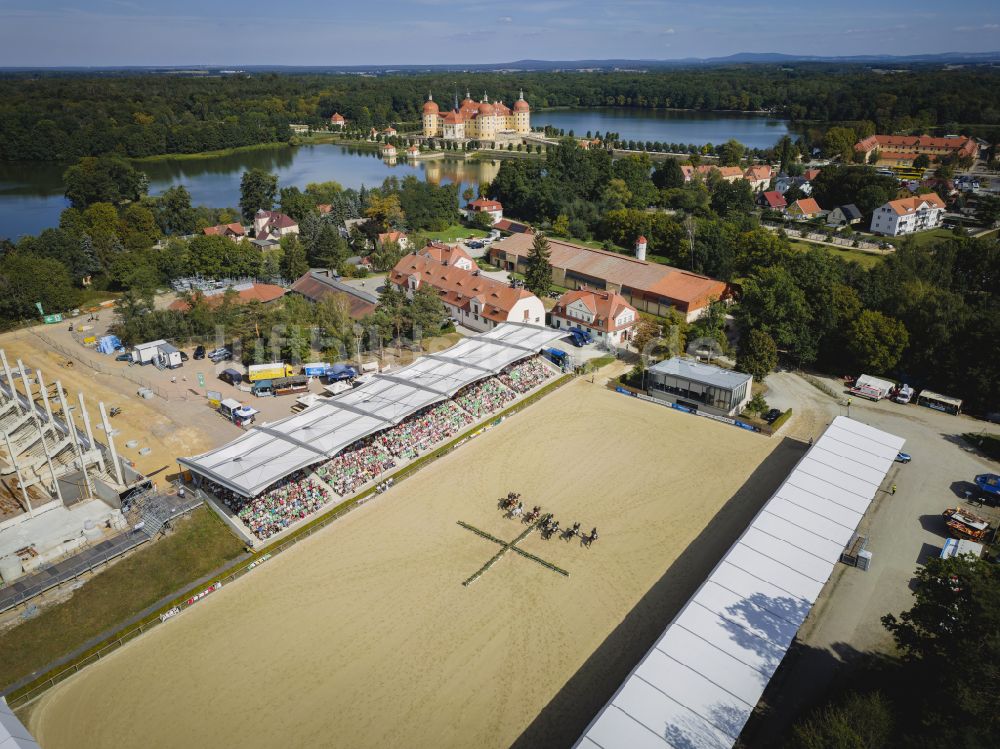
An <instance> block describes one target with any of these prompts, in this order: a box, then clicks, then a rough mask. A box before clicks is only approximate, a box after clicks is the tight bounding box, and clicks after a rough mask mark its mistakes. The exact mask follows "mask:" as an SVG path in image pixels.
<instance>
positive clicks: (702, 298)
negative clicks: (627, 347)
mask: <svg viewBox="0 0 1000 749" xmlns="http://www.w3.org/2000/svg"><path fill="white" fill-rule="evenodd" d="M533 241H534V236H533V235H531V234H514V235H512V236H510V237H507V238H506V239H503V240H501V241H500V242H497V243H496V244H494V245H493V247H492V248H491V249H490V254H491V256H494V257H496V256H498V255H499V256H500V257H501V258H502V257H503V254H502V253H507V254H510V255H514V256H517V257H518V258H526V257H527V256H528V253H529V252H530V251H531V245H532V242H533ZM548 242H549V249H550V250H551V256H550V258H549V262H550V264H551V265H552V267H553V268H559V269H563V270H567V271H572V272H573V273H575V274H577V275H583V276H586V277H589V278H594V279H599V280H602V281H604V282H606V283H608V284H612V285H615V286H620V287H625V288H629V289H634V290H635V291H639V292H646V293H650V294H655V295H657V296H660V297H662V298H664V299H666V300H668V301H670V302H671V303H673V304H674V305H675V306H677V307H679V308H681V309H682V310H685V311H692V310H697V309H701V308H702V307H704V306H705V305H707V304H708V301H709V300H710V299H712V298H715V299H721V298H723V297H724V296H726V295H727V293H728V291H729V287H728V286H727V285H726V284H725V283H724V282H723V281H717V280H715V279H714V278H709V277H708V276H701V275H698V274H697V273H691V272H689V271H685V270H680V269H679V268H672V267H670V266H669V265H662V264H660V263H651V262H647V261H645V260H638V259H636V258H634V257H631V256H629V255H622V254H619V253H617V252H607V251H605V250H595V249H592V248H590V247H582V246H580V245H575V244H572V243H570V242H565V241H563V240H560V239H555V238H553V237H549V238H548Z"/></svg>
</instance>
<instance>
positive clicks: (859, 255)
mask: <svg viewBox="0 0 1000 749" xmlns="http://www.w3.org/2000/svg"><path fill="white" fill-rule="evenodd" d="M788 244H789V245H791V247H792V249H793V250H800V251H801V252H811V251H813V250H815V249H817V248H818V247H823V248H825V249H827V250H829V251H830V252H831V254H833V255H836V256H837V257H842V258H844V260H851V261H853V262H855V263H858V264H859V265H861V266H863V267H865V268H871V267H873V266H875V265H878V264H879V263H881V262H882V259H883V258H884V257H885V255H876V254H874V253H871V252H862V251H861V250H855V249H852V248H850V247H845V248H843V249H840V248H838V247H831V246H830V245H825V244H816V243H814V242H806V241H803V240H801V239H789V240H788Z"/></svg>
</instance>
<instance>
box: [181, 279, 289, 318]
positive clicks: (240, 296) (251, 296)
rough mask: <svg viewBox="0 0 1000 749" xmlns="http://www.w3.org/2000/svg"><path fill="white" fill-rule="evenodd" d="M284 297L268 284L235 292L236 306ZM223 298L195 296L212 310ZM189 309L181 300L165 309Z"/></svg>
mask: <svg viewBox="0 0 1000 749" xmlns="http://www.w3.org/2000/svg"><path fill="white" fill-rule="evenodd" d="M284 295H285V290H284V289H283V288H282V287H280V286H274V285H273V284H269V283H255V284H254V285H253V286H251V287H250V288H249V289H241V290H240V291H237V292H236V297H237V298H236V302H237V304H248V303H249V302H253V301H257V302H262V303H264V304H267V303H268V302H273V301H274V300H275V299H280V298H281V297H283V296H284ZM225 296H226V295H225V294H212V295H211V296H202V295H201V294H199V293H196V294H195V297H202V298H203V299H204V300H205V304H207V305H208V306H209V307H212V308H215V307H219V306H221V305H222V302H223V300H224V299H225ZM190 308H191V305H190V304H188V303H187V302H185V301H184V300H183V299H177V300H175V301H173V302H171V303H170V306H169V307H168V308H167V309H171V310H174V311H175V312H187V311H188V310H189V309H190Z"/></svg>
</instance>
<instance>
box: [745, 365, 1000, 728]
mask: <svg viewBox="0 0 1000 749" xmlns="http://www.w3.org/2000/svg"><path fill="white" fill-rule="evenodd" d="M818 379H820V381H822V382H823V383H824V384H826V385H827V386H828V387H830V388H831V389H833V390H834V391H835V392H838V393H841V395H840V397H838V398H833V397H831V396H829V395H827V394H826V393H824V392H822V391H821V390H819V389H818V388H816V387H814V386H813V385H811V384H810V383H808V382H806V381H805V380H804V379H802V377H800V376H799V375H797V374H793V373H788V372H781V373H775V374H772V375H770V376H769V377H768V378H767V384H768V386H769V388H770V391H769V392H768V394H767V396H766V397H767V399H768V402H769V404H771V405H775V406H778V407H781V408H788V407H791V408H793V409H794V413H795V416H794V418H792V419H791V420H790V421H789V422H788V424H787V427H786V429H785V431H784V432H783V434H785V435H787V436H792V437H796V438H798V439H802V440H808V439H809V438H810V437H816V436H818V435H819V434H820V433H822V431H823V429H824V428H825V427H826V425H827V424H828V423H829V421H830V420H831V419H832V418H833V417H834V416H837V415H845V416H846V415H848V409H847V407H846V405H845V403H846V399H847V396H846V394H842V391H843V386H842V383H839V382H838V381H836V380H834V379H829V378H818ZM850 416H851V418H853V419H857V420H859V421H862V422H864V423H867V424H871V425H872V426H874V427H877V428H879V429H883V430H885V431H888V432H890V433H893V434H897V435H899V436H901V437H904V438H905V439H906V445H905V446H904V448H903V449H904V451H906V452H907V453H909V454H910V455H911V456H912V461H911V462H910V463H908V464H905V465H903V464H900V463H896V464H894V466H893V468H892V470H891V471H890V472H889V475H888V476H887V477H886V481H885V484H884V485H883V492H882V493H881V494H880V495H879V496H878V497H877V498H876V499H875V501H874V502H873V503H872V507H871V509H870V510H869V512H868V514H867V515H866V517H865V518H864V520H863V521H862V525H861V528H860V529H859V532H860V533H862V534H865V535H868V536H869V539H870V540H869V543H868V549H869V550H870V551H871V552H872V554H873V557H872V562H871V568H870V569H869V570H868V571H867V572H865V571H862V570H860V569H856V568H853V567H848V566H846V565H840V566H838V568H837V569H836V570H835V571H834V574H833V576H832V578H831V579H830V581H829V582H828V583H827V585H826V587H825V588H824V590H823V594H822V595H821V597H820V599H819V600H818V601H817V603H816V606H815V607H814V608H813V610H812V612H811V613H810V615H809V617H808V618H807V619H806V621H805V623H804V624H803V626H802V628H801V629H800V631H799V634H798V642H799V643H800V644H801V645H804V646H805V647H800V648H797V649H793V651H792V652H791V653H790V654H789V656H788V657H787V658H786V663H785V664H784V665H783V666H782V668H781V669H780V670H779V671H778V674H777V675H776V678H775V679H774V680H773V681H772V687H771V688H770V689H769V691H768V692H767V693H765V697H764V699H765V702H770V703H771V705H772V706H777V707H778V716H777V717H776V718H775V721H774V724H773V725H774V726H775V727H776V726H777V725H778V723H779V722H780V720H781V719H782V716H785V715H788V714H790V713H791V712H792V711H793V710H794V709H795V708H796V706H798V705H802V704H807V703H808V701H809V700H811V699H813V698H815V697H816V696H817V695H819V694H822V692H823V690H825V688H826V686H827V684H829V681H830V679H831V678H832V677H833V675H834V673H835V671H836V667H837V666H838V664H842V663H844V662H846V661H850V660H851V658H852V657H854V656H856V654H858V653H863V652H886V651H888V650H889V649H891V647H892V638H891V637H890V636H889V634H888V632H886V630H885V629H884V628H883V627H882V625H881V622H880V618H881V617H882V615H884V614H887V613H894V614H897V615H898V614H899V612H901V611H904V610H906V609H908V608H910V606H911V605H912V603H913V598H912V593H911V588H910V584H911V581H912V580H913V577H914V571H915V569H916V567H917V565H918V564H921V563H922V562H924V561H926V560H927V559H928V558H929V557H933V556H937V555H938V554H939V553H940V551H941V548H942V546H943V545H944V541H945V539H946V538H947V532H946V526H945V521H944V518H943V517H942V516H941V513H942V512H943V511H944V510H945V509H947V508H949V507H959V506H966V507H968V505H965V503H964V501H963V500H964V496H965V491H966V490H968V489H969V488H970V486H972V481H973V479H974V477H975V476H976V475H977V474H980V473H998V472H1000V466H998V465H997V463H996V462H994V461H991V460H990V459H988V458H986V457H984V456H981V455H979V454H978V453H977V452H976V451H974V450H972V449H971V448H970V447H968V445H967V444H966V443H965V441H964V440H963V439H962V438H961V435H962V434H963V433H966V432H975V433H978V432H981V431H985V432H987V433H992V434H1000V425H996V424H990V423H987V422H983V421H978V420H975V419H972V418H970V417H967V416H952V415H949V414H945V413H941V412H938V411H934V410H931V409H928V408H923V407H921V406H917V405H912V404H911V405H900V404H897V403H893V402H891V401H888V400H883V401H880V402H877V403H874V402H870V401H865V400H861V399H859V398H854V399H853V401H852V404H851V407H850ZM893 486H895V487H896V491H895V493H894V494H893V493H892V487H893ZM972 510H973V511H974V512H976V513H977V514H980V515H985V516H987V517H988V518H989V519H990V520H991V522H992V525H993V527H996V526H997V524H998V523H1000V510H998V509H997V508H991V507H979V506H972ZM766 727H767V726H762V729H761V730H763V728H766ZM772 736H773V734H772ZM754 738H755V741H758V743H759V741H760V740H764V741H765V743H766V739H767V738H768V736H767V735H765V736H758V735H755V736H754Z"/></svg>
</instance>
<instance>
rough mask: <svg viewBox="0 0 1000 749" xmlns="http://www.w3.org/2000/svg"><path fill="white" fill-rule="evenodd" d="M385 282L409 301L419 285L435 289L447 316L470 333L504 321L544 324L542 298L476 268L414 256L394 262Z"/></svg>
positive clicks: (424, 256)
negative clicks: (394, 287)
mask: <svg viewBox="0 0 1000 749" xmlns="http://www.w3.org/2000/svg"><path fill="white" fill-rule="evenodd" d="M388 280H389V281H390V282H392V283H394V284H396V286H398V287H399V288H400V289H401V290H402V291H404V292H405V293H406V295H407V296H409V297H411V298H412V296H413V294H414V293H416V291H417V289H419V288H420V287H421V286H424V285H427V286H429V287H431V288H433V289H435V290H436V291H437V293H438V295H439V297H440V298H441V301H442V302H443V303H444V306H445V308H446V309H447V310H448V314H449V315H451V317H453V318H454V319H455V320H457V321H458V322H459V323H460V324H461V325H464V326H466V327H468V328H472V329H473V330H478V331H486V330H490V329H492V328H493V327H495V326H496V325H499V324H500V323H504V322H520V323H527V324H529V325H539V326H541V325H545V307H544V306H543V305H542V300H541V299H539V298H538V297H537V296H535V295H534V294H532V293H531V292H530V291H528V290H527V289H524V288H519V287H515V286H513V285H511V284H506V283H504V282H503V281H497V280H495V279H493V278H489V277H488V276H484V275H482V274H481V273H480V272H479V270H478V269H476V270H472V271H469V270H466V269H464V268H460V267H458V266H456V265H444V264H443V263H440V262H438V261H437V260H435V259H434V258H433V257H429V256H427V255H421V254H418V253H413V254H410V255H406V256H405V257H403V258H402V259H400V261H399V262H398V263H396V267H394V268H393V269H392V270H391V271H390V272H389V278H388Z"/></svg>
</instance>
